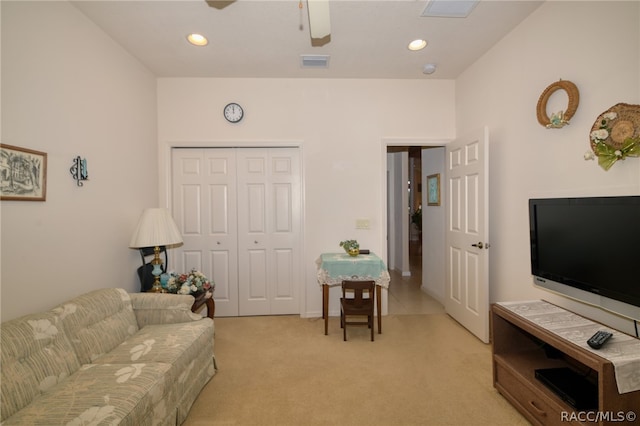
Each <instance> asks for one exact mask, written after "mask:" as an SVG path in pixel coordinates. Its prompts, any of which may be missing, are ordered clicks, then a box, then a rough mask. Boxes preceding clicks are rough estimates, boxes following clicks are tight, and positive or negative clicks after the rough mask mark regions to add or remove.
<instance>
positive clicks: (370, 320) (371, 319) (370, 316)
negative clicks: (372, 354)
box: [368, 315, 373, 342]
mask: <svg viewBox="0 0 640 426" xmlns="http://www.w3.org/2000/svg"><path fill="white" fill-rule="evenodd" d="M368 320H369V327H371V341H372V342H373V315H369V318H368Z"/></svg>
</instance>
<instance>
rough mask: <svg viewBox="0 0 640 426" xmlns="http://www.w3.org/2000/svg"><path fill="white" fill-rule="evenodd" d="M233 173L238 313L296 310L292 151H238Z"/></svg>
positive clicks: (296, 204) (296, 183) (296, 198)
mask: <svg viewBox="0 0 640 426" xmlns="http://www.w3.org/2000/svg"><path fill="white" fill-rule="evenodd" d="M237 175H238V246H239V247H238V249H239V256H240V263H241V265H242V267H241V268H240V271H239V279H240V283H241V285H240V290H239V302H240V315H267V314H294V313H299V304H298V286H299V283H300V282H302V281H301V278H300V268H299V265H300V263H301V257H300V243H299V240H300V214H301V212H300V208H301V196H300V161H299V158H298V150H297V149H295V148H278V149H258V148H255V149H251V150H239V151H238V174H237Z"/></svg>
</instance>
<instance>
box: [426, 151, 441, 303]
mask: <svg viewBox="0 0 640 426" xmlns="http://www.w3.org/2000/svg"><path fill="white" fill-rule="evenodd" d="M436 173H440V205H439V206H429V205H428V204H427V195H428V186H427V176H429V175H433V174H436ZM444 173H445V148H444V147H437V148H430V149H424V150H422V188H423V190H422V247H423V251H422V286H421V288H422V290H423V291H425V292H426V293H428V294H429V295H431V296H432V297H433V298H435V299H436V300H438V301H439V302H441V303H443V304H444V295H445V281H446V268H445V264H446V249H445V247H446V245H445V244H446V241H445V235H446V234H445V231H446V228H447V223H446V222H447V220H446V219H447V217H446V211H447V208H446V206H447V191H446V185H445V182H446V179H445V175H444Z"/></svg>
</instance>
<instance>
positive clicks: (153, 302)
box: [130, 293, 203, 328]
mask: <svg viewBox="0 0 640 426" xmlns="http://www.w3.org/2000/svg"><path fill="white" fill-rule="evenodd" d="M130 296H131V305H132V307H133V312H134V313H135V315H136V320H137V321H138V327H140V328H142V327H144V326H145V325H151V324H174V323H179V322H190V321H199V320H201V319H203V317H202V316H201V315H197V314H195V313H193V312H191V306H192V305H193V301H194V298H193V296H191V295H188V294H163V293H130Z"/></svg>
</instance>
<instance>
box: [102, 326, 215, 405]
mask: <svg viewBox="0 0 640 426" xmlns="http://www.w3.org/2000/svg"><path fill="white" fill-rule="evenodd" d="M211 323H212V320H211V319H209V318H202V319H201V320H200V321H192V322H189V323H178V324H163V325H148V326H146V327H143V328H142V329H140V331H138V332H137V333H136V334H135V335H134V336H132V337H130V338H129V339H127V340H126V341H124V342H123V343H122V344H121V345H119V346H118V347H117V348H115V349H113V350H112V351H111V352H109V353H108V354H105V355H103V356H101V357H99V358H97V359H95V360H94V362H95V363H100V364H125V363H151V362H166V363H168V364H171V370H170V371H169V373H168V374H169V376H170V377H171V378H172V379H174V380H176V383H175V385H177V386H178V392H180V393H183V392H184V390H185V389H186V387H187V386H188V385H189V384H188V383H185V382H186V381H187V380H188V378H189V377H190V372H191V371H192V370H194V371H196V372H198V373H197V374H202V375H205V374H210V376H209V377H211V376H212V375H213V374H212V373H213V371H212V370H213V368H212V367H213V330H214V328H213V327H212V326H211ZM202 354H206V355H205V359H206V363H205V364H203V365H196V362H195V360H196V359H197V358H198V356H199V355H202Z"/></svg>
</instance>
